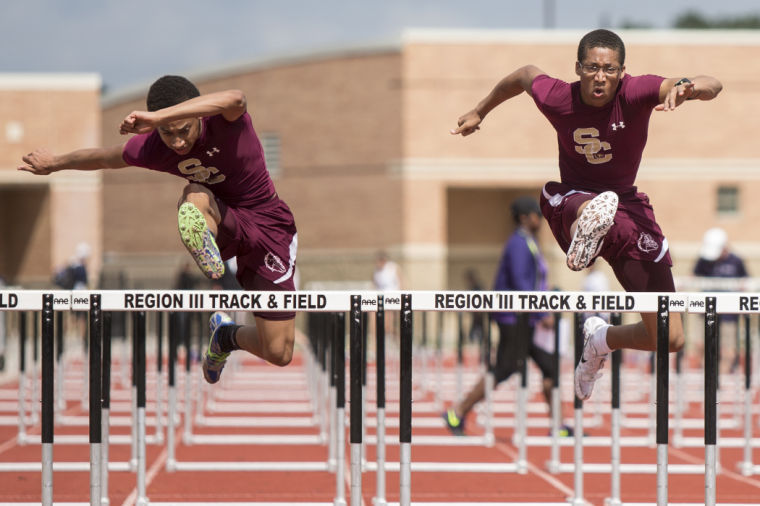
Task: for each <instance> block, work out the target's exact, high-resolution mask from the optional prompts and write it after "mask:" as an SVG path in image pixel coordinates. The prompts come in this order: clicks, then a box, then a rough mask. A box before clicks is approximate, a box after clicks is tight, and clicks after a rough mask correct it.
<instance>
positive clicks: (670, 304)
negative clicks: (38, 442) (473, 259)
mask: <svg viewBox="0 0 760 506" xmlns="http://www.w3.org/2000/svg"><path fill="white" fill-rule="evenodd" d="M141 293H144V292H139V293H134V294H132V295H135V296H136V295H138V294H141ZM150 293H151V292H148V294H150ZM478 293H479V295H486V296H489V297H491V298H492V300H495V301H497V305H498V306H499V307H498V308H489V310H493V309H499V310H512V311H515V310H518V311H520V310H523V311H531V310H539V311H545V310H546V309H545V308H536V309H534V308H533V307H532V306H531V299H530V296H535V297H541V295H545V293H540V294H530V293H520V292H514V293H507V292H501V293H497V292H494V293H491V294H488V293H486V294H483V292H478ZM3 295H6V294H5V293H3ZM15 295H16V298H15V301H16V304H15V305H16V306H18V301H19V298H20V297H19V296H18V294H15ZM100 295H102V297H103V301H102V304H101V305H100V307H98V304H97V301H98V298H97V297H98V294H97V293H92V294H88V296H86V297H83V296H82V295H81V294H79V295H78V296H76V297H72V299H73V300H74V301H82V300H88V301H89V302H90V306H89V309H90V312H91V315H90V317H91V323H92V322H93V320H94V321H95V322H96V323H95V325H94V328H95V329H97V328H99V323H97V322H98V321H99V317H100V315H99V314H98V313H99V312H100V311H103V310H122V311H123V310H137V311H141V310H143V309H146V308H145V307H135V306H134V298H131V299H130V298H128V295H129V293H125V292H118V293H103V294H100ZM263 295H264V296H265V298H266V296H267V295H268V296H269V297H275V299H273V303H274V304H275V306H277V304H280V306H279V307H282V310H292V309H296V310H308V311H312V310H322V311H334V312H340V311H341V309H344V310H345V307H346V305H347V304H346V300H347V298H348V297H349V296H348V295H347V294H322V295H323V297H324V299H322V300H323V302H320V303H319V304H316V307H308V306H309V305H310V303H305V305H306V306H307V307H302V306H300V302H294V298H300V297H306V298H307V299H308V298H310V296H315V297H316V296H318V295H319V294H308V293H298V294H289V293H288V292H275V293H272V294H269V293H267V292H264V293H263ZM29 296H30V295H29V294H28V293H25V294H23V297H21V298H27V297H29ZM288 296H289V297H288ZM601 296H602V297H607V296H608V297H619V296H620V294H602V295H601ZM628 296H631V297H633V299H632V300H633V305H632V306H631V307H630V308H626V309H627V310H629V311H631V312H657V313H658V324H659V325H658V328H659V331H658V344H660V345H661V344H662V343H663V340H664V342H665V343H666V342H667V322H668V318H669V313H670V310H671V308H674V307H675V309H676V310H678V309H680V308H681V307H684V308H687V307H688V310H693V311H694V312H701V309H702V308H704V312H705V314H706V316H707V317H706V320H705V321H706V328H705V330H706V334H707V335H706V338H707V341H708V344H709V343H713V344H709V345H708V346H707V347H706V348H707V350H708V360H706V363H707V364H708V365H709V366H712V363H713V362H714V360H713V358H712V357H713V356H717V354H716V353H714V352H713V351H714V350H715V349H716V345H715V340H714V335H713V334H714V329H715V315H716V314H717V313H720V312H743V313H752V312H760V311H758V310H757V309H756V306H757V304H754V303H752V299H751V297H753V296H741V295H736V294H716V295H715V296H707V295H705V294H689V295H685V294H671V297H659V296H658V294H633V295H630V294H629V295H628ZM32 297H33V296H32ZM39 297H40V298H42V296H41V294H40V296H39ZM44 297H45V298H44V301H45V304H47V301H49V300H50V306H51V308H48V307H47V306H45V309H44V310H45V311H49V312H50V318H46V317H44V316H43V364H45V365H44V366H43V367H44V373H43V389H42V390H43V405H44V407H43V425H45V424H46V423H47V422H46V420H50V421H51V425H50V428H51V430H50V435H49V437H47V435H45V434H43V461H46V460H48V459H46V458H45V455H46V454H47V453H48V451H49V453H50V456H51V458H50V459H49V460H51V461H52V409H47V406H50V407H52V399H51V397H52V395H50V392H52V390H51V389H50V388H49V387H48V386H47V385H48V383H46V380H45V379H44V377H45V373H47V374H48V375H50V370H51V369H52V367H50V365H48V364H51V363H52V362H51V361H50V360H49V357H52V352H50V353H48V352H47V351H46V349H47V346H46V343H47V342H48V341H50V342H52V331H51V330H50V329H51V328H52V327H51V325H52V321H53V318H52V311H53V310H52V305H53V304H52V299H51V297H52V295H51V294H48V295H44ZM119 297H121V299H119ZM460 297H461V298H460ZM524 297H527V298H524ZM561 297H563V298H562V299H560V300H561V301H562V303H563V304H568V305H569V306H570V307H571V308H572V307H574V308H575V309H578V310H580V303H581V302H582V301H584V300H585V299H584V297H589V298H591V296H590V295H588V294H583V293H573V292H567V293H563V294H561ZM741 297H749V301H748V300H745V299H742V298H741ZM756 298H757V297H755V299H756ZM6 300H10V295H7V296H6ZM270 300H272V299H270ZM328 300H329V301H330V305H328ZM364 300H366V299H365V297H362V296H358V295H357V296H351V298H350V307H349V311H350V317H351V325H350V328H351V344H352V346H351V353H352V368H351V370H352V372H354V373H356V370H355V369H356V366H354V362H356V363H357V364H361V360H360V359H358V360H357V359H356V358H355V356H354V353H355V350H356V349H358V350H359V353H361V348H360V346H361V339H360V337H359V336H360V329H361V327H360V325H359V324H358V323H357V322H361V312H362V306H363V301H364ZM401 300H402V303H401V308H400V310H401V316H402V318H401V331H402V332H401V353H402V357H401V369H402V371H401V373H402V380H401V392H400V394H401V395H400V399H401V408H402V409H401V414H400V416H401V421H400V429H401V434H400V444H401V445H402V451H401V458H400V462H399V472H400V473H401V477H400V482H401V491H400V496H401V504H409V503H410V501H411V499H410V497H411V490H410V486H411V480H410V479H409V476H410V472H411V471H412V470H413V465H412V462H411V363H412V362H411V349H412V347H411V339H412V332H413V331H412V321H413V320H412V315H413V312H414V311H457V310H462V309H464V310H468V311H472V310H473V309H472V308H468V307H464V308H462V307H461V306H462V305H465V306H466V300H467V296H466V295H465V294H463V293H461V292H460V293H457V292H413V293H404V294H402V297H401ZM536 300H540V299H536ZM653 300H656V301H657V303H656V304H655V306H656V307H655V308H654V309H656V311H652V301H653ZM460 301H462V303H461V304H460ZM333 302H334V306H332V303H333ZM674 303H675V304H674ZM77 304H82V302H77V303H74V302H72V304H71V306H72V309H74V308H75V307H76V306H77ZM592 304H593V303H592ZM42 305H43V304H39V302H34V303H29V307H30V308H31V309H27V310H35V309H34V308H35V307H37V306H42ZM209 305H210V306H213V307H212V308H211V309H229V308H225V307H216V306H214V303H210V304H209ZM584 305H585V304H584ZM32 306H34V307H32ZM737 307H738V308H739V309H740V310H739V311H736V309H737ZM62 309H66V308H62ZM148 309H149V310H156V311H158V310H163V309H167V308H164V307H160V308H153V307H149V308H148ZM202 309H203V310H208V309H209V308H208V307H206V306H204V308H202ZM270 309H271V308H270ZM549 309H550V310H551V309H553V308H549ZM563 309H564V308H563ZM584 309H585V308H584ZM199 310H200V309H199ZM480 310H486V309H480ZM684 310H687V309H684ZM44 314H46V313H44ZM357 325H359V326H358V328H357ZM357 340H358V344H355V343H356V341H357ZM96 341H98V339H97V338H95V339H91V346H90V377H91V378H92V376H93V374H92V373H93V372H94V373H96V376H95V377H99V375H100V372H99V371H98V370H97V369H96V363H97V361H96V360H94V356H96V355H98V354H99V353H100V349H99V346H93V344H94V343H95V342H96ZM142 341H143V345H144V334H143V339H142ZM662 355H664V356H665V359H666V360H661V359H660V357H661V356H662ZM143 356H144V355H143ZM359 356H361V355H359ZM405 357H406V358H405ZM667 357H668V354H667V351H666V350H665V349H664V348H663V347H662V346H660V353H659V354H658V367H657V371H658V374H659V375H660V379H659V380H658V386H659V388H658V391H657V394H658V417H657V421H658V426H657V435H658V437H657V444H658V452H657V453H658V469H657V476H658V494H657V495H658V504H665V503H666V502H667V473H668V472H669V471H670V472H672V471H671V470H670V469H669V466H668V465H667V421H668V419H667V406H668V403H667V402H666V399H665V398H666V397H667V395H668V390H667V371H668V361H667ZM138 358H139V355H138ZM360 371H361V369H360V368H359V376H361V374H360ZM713 374H714V377H715V378H716V379H717V372H716V371H715V370H714V371H713ZM355 376H356V374H354V376H352V382H351V384H352V385H356V384H357V383H358V384H359V385H360V384H361V380H360V379H359V380H358V381H357V380H356V379H355ZM708 376H709V371H708ZM50 377H52V376H50ZM143 377H144V374H143ZM95 383H99V382H98V381H96V382H95ZM714 383H715V382H714V381H713V379H712V377H708V380H707V381H706V385H708V386H709V388H710V389H711V390H712V389H713V384H714ZM92 384H93V382H92V381H91V388H92ZM663 384H664V385H665V387H663V386H662V385H663ZM356 391H358V392H361V388H356V389H355V390H354V389H352V393H351V395H352V409H354V407H355V406H356V403H355V402H354V397H355V396H357V394H356ZM94 393H95V395H94V396H93V395H92V394H93V390H91V406H90V407H91V416H93V413H92V411H93V409H92V408H93V404H92V402H93V398H94V399H98V398H99V395H98V392H97V391H95V392H94ZM716 402H717V400H716V399H715V397H714V396H711V397H709V398H707V399H706V400H705V407H706V413H705V423H706V424H707V425H708V427H706V431H705V446H706V458H705V468H706V469H705V480H706V482H705V494H706V496H705V503H706V504H714V502H715V497H714V496H715V493H714V492H715V487H714V480H715V475H714V467H713V472H712V473H711V472H710V468H709V466H710V465H713V466H714V463H715V458H714V455H715V437H714V430H713V431H711V430H709V425H710V424H713V425H714V423H715V416H714V409H715V404H716ZM138 404H139V402H138ZM359 404H361V402H359ZM142 408H143V409H144V405H143V406H142ZM138 410H139V407H138ZM48 411H50V414H49V416H48ZM94 411H96V412H97V411H99V410H98V409H97V405H96V409H95V410H94ZM358 413H359V414H360V413H361V412H360V411H358ZM663 413H664V414H665V417H664V418H663V416H662V414H663ZM143 416H144V411H143ZM356 416H358V415H355V414H354V413H352V416H351V421H352V433H351V445H352V447H351V448H352V464H351V465H352V475H353V474H354V473H355V472H356V471H355V466H357V465H360V464H358V463H355V461H356V460H359V461H360V457H359V459H356V458H354V457H355V455H356V454H357V450H356V446H354V445H356V444H357V443H359V444H360V443H361V441H360V436H359V435H356V434H355V431H356V430H358V429H355V427H356V425H357V423H356V419H355V417H356ZM139 418H140V417H139V416H138V425H142V430H143V431H144V423H142V424H140V423H139ZM359 419H360V418H359ZM94 420H96V421H99V420H98V417H95V418H94ZM661 422H664V423H661ZM581 424H582V419H581ZM359 425H360V424H359ZM663 425H664V427H665V428H664V429H663V428H662V426H663ZM43 432H46V431H44V430H43ZM96 432H99V431H93V428H92V426H91V430H90V436H91V442H92V443H93V444H100V441H98V436H97V434H95V433H96ZM578 433H580V431H576V434H578ZM359 434H360V433H359ZM48 440H49V441H48ZM357 440H358V441H357ZM48 443H49V444H50V446H49V447H47V446H45V445H46V444H48ZM358 451H359V452H360V450H358ZM359 455H360V453H359ZM98 456H99V453H98V452H97V449H96V447H93V448H91V473H92V475H93V476H94V475H95V474H96V473H97V471H96V469H95V468H97V467H99V466H97V462H95V461H97V459H98V458H99V457H98ZM143 456H144V455H143ZM93 462H95V465H93ZM50 464H51V466H52V462H50ZM46 471H47V472H49V473H50V475H51V476H52V467H50V468H49V470H48V467H47V463H46V462H43V476H45V475H46ZM358 475H359V479H358V480H355V481H354V480H352V487H351V490H352V504H353V501H354V495H355V494H356V493H357V492H360V477H361V473H360V472H359V473H358ZM91 480H92V481H91V492H93V493H94V491H95V490H96V489H97V487H98V483H97V481H98V480H97V477H96V478H92V476H91ZM44 483H45V482H44V481H43V484H44ZM711 483H712V487H711V486H710V484H711ZM581 487H582V482H581ZM581 487H578V486H577V484H576V493H575V498H574V499H573V503H579V504H580V503H582V502H581V501H582V488H581ZM138 488H139V487H138ZM579 488H580V492H579ZM49 489H50V490H49V492H45V490H46V489H45V488H43V496H45V497H47V496H48V495H52V485H51V486H50V487H49ZM99 495H100V494H97V496H99ZM359 499H360V497H359ZM97 503H98V504H99V503H100V502H99V501H98V502H97Z"/></svg>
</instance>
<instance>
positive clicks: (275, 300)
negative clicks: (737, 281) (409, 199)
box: [0, 290, 760, 314]
mask: <svg viewBox="0 0 760 506" xmlns="http://www.w3.org/2000/svg"><path fill="white" fill-rule="evenodd" d="M95 293H97V294H100V296H101V304H102V306H101V310H102V311H284V312H287V311H306V312H315V311H316V312H319V311H323V312H337V311H340V312H344V311H349V310H350V308H351V296H352V295H359V296H361V301H362V308H361V309H362V311H364V312H374V311H376V309H377V297H378V296H379V295H382V296H383V298H384V300H385V310H386V311H398V310H400V309H401V294H402V293H408V294H411V295H412V310H413V311H467V312H478V311H481V312H501V311H517V312H578V311H589V312H623V313H625V312H633V313H656V312H657V309H658V308H657V298H658V296H660V295H664V294H661V293H655V292H635V293H628V292H514V291H504V292H500V291H474V292H473V291H451V290H445V291H433V290H410V291H399V292H379V291H361V290H358V291H356V292H351V291H298V292H285V291H270V292H250V291H220V290H211V291H195V290H88V291H84V290H82V291H76V290H74V291H64V290H0V311H41V310H42V295H43V294H52V295H53V310H54V311H66V310H72V311H89V309H90V295H91V294H95ZM667 295H668V297H669V299H670V302H669V304H670V307H669V309H670V311H671V312H676V313H682V312H689V313H704V312H705V299H706V298H707V297H715V298H716V300H717V309H716V312H717V313H739V314H752V313H760V294H752V293H732V292H682V293H669V294H667Z"/></svg>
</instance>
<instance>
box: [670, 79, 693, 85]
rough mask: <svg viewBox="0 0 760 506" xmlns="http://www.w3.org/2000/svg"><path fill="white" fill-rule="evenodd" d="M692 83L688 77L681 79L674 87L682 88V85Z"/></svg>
mask: <svg viewBox="0 0 760 506" xmlns="http://www.w3.org/2000/svg"><path fill="white" fill-rule="evenodd" d="M690 82H691V79H689V78H687V77H682V78H681V79H679V80H678V82H677V83H676V84H674V85H673V86H681V85H682V84H688V83H690Z"/></svg>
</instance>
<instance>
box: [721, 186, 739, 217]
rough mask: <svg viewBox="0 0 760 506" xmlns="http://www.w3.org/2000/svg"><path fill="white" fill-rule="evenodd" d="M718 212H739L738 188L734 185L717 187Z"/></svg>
mask: <svg viewBox="0 0 760 506" xmlns="http://www.w3.org/2000/svg"><path fill="white" fill-rule="evenodd" d="M717 211H718V214H737V213H738V212H739V188H737V187H736V186H728V185H724V186H719V187H718V209H717Z"/></svg>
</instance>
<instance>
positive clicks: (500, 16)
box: [0, 0, 760, 91]
mask: <svg viewBox="0 0 760 506" xmlns="http://www.w3.org/2000/svg"><path fill="white" fill-rule="evenodd" d="M545 1H546V0H457V1H454V0H407V1H403V0H313V1H308V0H267V1H262V0H216V1H209V0H129V1H124V0H6V1H4V2H3V12H2V16H0V43H2V47H3V51H2V57H0V62H2V65H1V67H0V69H1V71H3V72H97V73H99V74H100V75H101V76H102V78H103V81H104V83H105V84H106V86H107V87H108V89H109V90H111V91H117V90H119V89H122V88H127V87H132V86H135V85H140V84H145V83H149V82H150V81H152V80H153V79H155V78H156V77H158V76H160V75H163V74H168V73H178V74H182V73H186V74H188V73H194V72H200V71H203V70H205V69H209V68H216V67H222V66H225V65H228V64H234V63H236V62H244V61H255V60H259V59H267V58H275V57H277V56H281V55H292V54H298V53H308V52H311V51H315V50H329V49H332V48H339V47H347V46H352V45H359V46H367V45H374V44H389V43H391V44H393V43H398V42H399V40H400V35H401V33H402V31H403V30H404V29H405V28H489V29H494V28H542V27H543V26H544V22H545V20H544V15H543V12H544V9H543V5H544V2H545ZM549 1H552V2H553V4H554V6H555V23H554V26H555V27H556V28H563V29H578V30H585V29H593V28H598V27H600V26H606V27H610V28H616V27H619V26H620V25H621V24H622V23H623V22H624V21H633V22H637V23H644V24H648V25H651V26H653V27H655V28H668V27H669V26H671V25H672V23H673V20H674V19H675V18H676V17H677V16H678V15H679V14H682V13H683V12H685V11H686V10H689V9H692V10H696V11H698V12H700V13H702V14H703V15H705V16H708V17H727V16H739V15H743V14H760V1H759V0H722V1H718V2H716V1H714V0H666V1H662V0H549ZM11 48H13V49H11Z"/></svg>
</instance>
